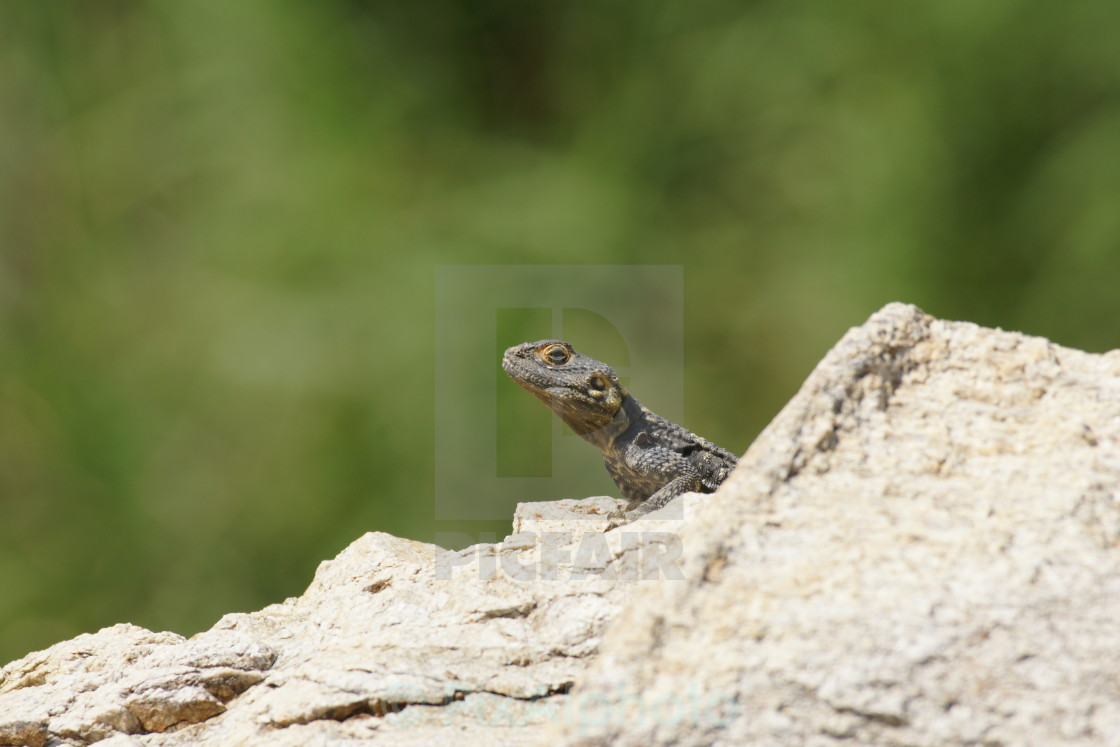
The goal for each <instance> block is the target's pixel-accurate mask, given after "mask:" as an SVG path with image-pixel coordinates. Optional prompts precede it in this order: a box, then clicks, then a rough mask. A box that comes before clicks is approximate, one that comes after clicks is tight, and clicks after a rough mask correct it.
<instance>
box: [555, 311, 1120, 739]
mask: <svg viewBox="0 0 1120 747" xmlns="http://www.w3.org/2000/svg"><path fill="white" fill-rule="evenodd" d="M680 536H681V541H682V545H683V547H684V555H683V558H682V569H683V571H684V576H685V578H686V580H685V581H682V582H676V583H673V582H666V583H661V584H657V585H655V586H650V587H647V588H645V589H643V590H642V592H641V593H640V594H639V595H638V596H637V598H635V599H634V600H633V601H632V603H631V605H630V606H629V608H628V609H626V610H625V611H624V612H623V613H622V617H623V618H625V619H626V624H620V625H613V626H611V628H610V630H609V632H608V634H607V635H606V637H605V638H604V640H603V642H602V645H601V647H600V654H599V657H598V660H597V661H596V662H595V663H594V664H593V665H592V666H591V668H590V669H589V670H588V671H587V672H585V673H584V674H583V676H582V677H581V679H580V680H579V681H578V682H577V686H576V688H575V690H574V691H573V693H572V694H571V695H570V696H569V697H570V698H572V699H573V701H575V702H574V703H573V709H574V710H576V711H577V712H581V713H585V714H586V718H585V720H584V722H583V723H581V724H579V725H578V728H577V727H576V726H573V725H568V726H566V727H564V728H563V729H561V730H560V732H561V735H562V736H563V737H564V739H563V743H567V744H600V743H607V742H610V743H613V744H623V745H639V744H681V745H690V744H694V745H701V744H726V745H733V744H767V745H770V744H774V745H777V744H808V745H833V744H835V745H840V744H844V745H851V744H877V745H947V744H953V745H980V744H985V745H1042V744H1078V745H1116V744H1120V351H1113V352H1112V353H1109V354H1107V355H1089V354H1086V353H1083V352H1080V351H1077V350H1070V349H1067V348H1062V347H1059V346H1057V345H1054V344H1052V343H1050V342H1048V341H1046V340H1043V339H1040V338H1036V337H1027V336H1024V335H1021V334H1014V333H1008V332H1002V331H999V330H990V329H982V328H980V327H977V326H975V325H972V324H963V323H953V322H944V321H939V320H936V319H932V318H930V317H928V316H926V315H924V314H922V313H921V312H920V311H919V310H918V309H916V308H914V307H912V306H903V305H901V304H892V305H890V306H888V307H886V308H885V309H883V310H882V311H881V312H879V313H878V314H876V315H875V316H873V317H872V318H871V319H870V320H869V321H868V322H867V324H865V325H864V326H862V327H860V328H858V329H853V330H851V331H850V332H849V333H848V334H847V335H846V336H845V337H844V338H843V339H842V340H841V341H840V343H839V344H838V345H837V346H836V347H835V348H834V349H833V350H832V351H831V352H829V354H828V355H827V356H826V357H825V359H824V360H823V361H822V362H821V363H820V365H819V366H818V367H817V368H816V370H815V371H814V372H813V373H812V375H811V376H810V377H809V379H808V380H807V381H806V382H805V384H804V385H803V386H802V388H801V391H800V392H799V393H798V394H797V396H796V397H795V398H794V399H793V400H792V401H791V402H790V403H789V405H787V406H786V408H785V409H784V410H783V411H782V412H781V414H780V415H778V417H777V418H776V419H775V420H774V421H773V422H772V423H771V425H770V426H769V427H768V428H767V429H766V431H765V432H764V433H763V434H762V435H761V436H760V437H759V439H758V440H757V441H756V443H755V444H754V445H753V446H752V447H751V448H750V450H749V451H748V452H747V454H746V456H745V458H744V459H743V460H742V461H741V462H740V464H739V467H738V469H737V470H736V472H735V475H734V476H733V477H732V478H731V479H730V481H729V482H728V483H726V484H725V485H724V486H723V488H722V489H721V490H720V491H719V493H718V494H716V495H715V496H714V497H713V498H712V499H711V500H710V501H708V502H706V503H705V504H704V505H703V506H702V508H701V509H700V511H699V515H698V516H697V517H696V518H695V519H694V520H693V521H690V522H688V523H686V524H685V525H684V526H683V527H682V528H681V530H680ZM554 743H555V742H554Z"/></svg>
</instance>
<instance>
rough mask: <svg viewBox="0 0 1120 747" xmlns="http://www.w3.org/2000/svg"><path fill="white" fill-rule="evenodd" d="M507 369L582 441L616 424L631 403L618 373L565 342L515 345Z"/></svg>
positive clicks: (508, 352)
mask: <svg viewBox="0 0 1120 747" xmlns="http://www.w3.org/2000/svg"><path fill="white" fill-rule="evenodd" d="M502 368H503V369H505V372H506V373H507V374H509V377H510V378H511V379H513V380H514V381H515V382H517V383H518V384H519V385H520V386H521V387H522V388H524V389H526V390H528V391H529V392H531V393H532V394H533V396H535V397H536V398H537V399H539V400H540V401H541V402H544V403H545V404H546V405H548V406H549V408H551V409H552V411H553V412H555V413H556V414H557V415H558V416H559V417H560V419H561V420H563V421H564V422H565V423H566V424H567V425H568V427H569V428H571V429H572V430H573V431H575V432H576V433H578V434H579V435H581V436H583V435H587V434H589V433H592V432H594V431H596V430H598V429H600V428H602V427H603V426H605V425H607V424H608V423H610V422H611V420H612V419H613V418H614V416H615V413H617V412H618V408H619V407H621V406H622V401H623V400H624V399H625V398H626V389H624V388H623V386H622V385H621V384H620V383H619V381H618V376H617V375H616V374H615V372H614V369H612V368H611V367H610V366H608V365H607V364H605V363H600V362H599V361H597V360H595V359H594V358H589V357H587V356H586V355H583V354H582V353H577V352H576V351H575V349H573V348H572V346H571V345H569V344H568V343H566V342H563V341H561V340H541V341H540V342H526V343H522V344H521V345H514V346H513V347H511V348H509V349H508V350H506V353H505V355H504V356H503V357H502Z"/></svg>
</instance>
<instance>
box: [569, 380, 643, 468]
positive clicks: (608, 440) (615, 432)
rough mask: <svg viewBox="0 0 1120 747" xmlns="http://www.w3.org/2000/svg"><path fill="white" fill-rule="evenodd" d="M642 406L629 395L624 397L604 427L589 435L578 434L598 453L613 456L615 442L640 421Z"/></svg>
mask: <svg viewBox="0 0 1120 747" xmlns="http://www.w3.org/2000/svg"><path fill="white" fill-rule="evenodd" d="M641 418H642V406H641V405H640V404H639V403H638V400H636V399H634V398H633V397H631V396H630V395H626V397H625V398H623V400H622V405H621V406H620V407H619V408H618V410H617V411H616V412H615V414H614V417H612V418H611V419H610V420H609V421H607V423H606V424H605V425H603V426H602V427H600V428H596V429H595V430H593V431H591V432H590V433H582V434H580V435H581V436H582V437H583V439H584V440H585V441H587V442H588V443H590V444H592V445H594V446H595V448H597V449H599V451H601V452H603V453H604V454H613V453H614V451H615V440H616V439H617V438H618V437H619V436H621V435H622V434H623V433H625V432H626V431H627V429H629V428H630V425H631V424H632V423H634V422H637V421H639V420H641Z"/></svg>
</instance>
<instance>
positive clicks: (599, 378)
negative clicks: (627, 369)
mask: <svg viewBox="0 0 1120 747" xmlns="http://www.w3.org/2000/svg"><path fill="white" fill-rule="evenodd" d="M609 386H610V384H609V382H607V379H606V377H605V376H603V375H602V374H600V373H593V374H591V376H590V377H589V378H588V379H587V391H588V393H589V394H590V395H591V396H592V397H594V398H595V399H602V398H603V397H605V396H606V394H607V387H609Z"/></svg>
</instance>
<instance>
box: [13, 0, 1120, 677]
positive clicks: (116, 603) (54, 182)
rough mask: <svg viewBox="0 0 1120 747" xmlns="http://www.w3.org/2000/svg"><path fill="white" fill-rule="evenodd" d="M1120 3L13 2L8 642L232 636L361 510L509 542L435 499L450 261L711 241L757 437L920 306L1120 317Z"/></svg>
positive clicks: (698, 267)
mask: <svg viewBox="0 0 1120 747" xmlns="http://www.w3.org/2000/svg"><path fill="white" fill-rule="evenodd" d="M1117 29H1120V3H1116V2H1115V1H1114V0H1079V2H1076V3H1042V4H1039V3H1028V2H1023V1H1013V0H985V1H984V2H975V1H974V0H970V1H969V2H962V1H961V0H945V1H943V2H938V3H923V4H908V3H903V4H900V3H870V2H850V3H835V2H834V3H824V2H777V1H771V2H742V1H741V0H740V1H738V2H735V1H732V0H699V1H698V2H690V3H684V2H664V1H658V0H646V1H645V2H633V1H632V0H619V1H617V2H613V3H602V2H587V1H586V0H576V1H574V2H567V3H563V2H532V1H526V0H517V1H516V2H515V1H513V0H476V1H475V2H457V3H456V2H429V3H402V2H385V1H381V2H368V1H362V0H319V1H318V2H304V3H297V2H291V1H288V2H285V1H282V0H270V1H269V2H264V1H262V0H238V1H237V2H227V1H224V0H223V1H221V2H219V1H217V0H192V1H191V2H173V1H171V0H150V1H145V0H104V1H101V2H16V1H15V0H7V1H5V2H2V3H0V583H2V585H3V588H2V590H0V662H2V661H7V660H9V659H12V658H16V657H18V656H21V655H23V654H24V653H26V652H27V651H29V650H31V649H35V648H41V647H45V646H47V645H49V644H51V643H53V642H56V641H58V640H60V639H63V638H67V637H70V636H73V635H75V634H77V633H79V632H82V631H88V630H94V629H97V628H99V627H101V626H104V625H109V624H113V623H116V622H121V621H131V622H134V623H137V624H140V625H144V626H146V627H150V628H155V629H172V630H175V631H178V632H182V633H186V634H190V633H193V632H196V631H198V630H200V629H204V628H207V627H209V626H210V625H211V624H213V622H214V621H215V620H216V619H217V618H218V617H219V616H220V615H221V614H222V613H225V612H230V611H237V610H252V609H256V608H259V607H261V606H263V605H265V604H267V603H270V602H274V601H279V600H281V599H283V598H284V597H285V596H289V595H296V594H299V593H301V592H302V590H303V589H304V587H305V586H306V585H307V583H308V582H309V581H310V579H311V575H312V573H313V571H314V568H315V565H316V563H317V562H318V561H320V560H322V559H325V558H329V557H331V556H333V555H334V554H335V553H337V552H338V551H339V550H341V549H342V548H343V547H345V546H346V544H347V543H349V542H350V541H351V540H353V539H354V538H356V537H357V536H359V535H360V534H361V533H363V532H365V531H369V530H382V531H387V532H392V533H394V534H398V535H402V536H406V537H413V538H416V539H420V540H432V539H433V538H435V537H436V536H437V535H438V534H439V533H440V532H451V531H459V532H465V533H474V535H475V536H477V537H480V538H486V536H487V535H486V533H487V532H490V533H497V536H499V537H500V536H501V534H502V533H503V532H505V531H506V530H507V529H508V523H496V522H475V523H471V522H460V523H454V522H441V521H437V520H436V519H435V518H434V512H433V509H432V506H433V482H432V469H433V439H434V435H433V434H434V425H433V424H434V421H435V413H434V407H433V403H432V402H433V386H434V384H433V381H434V374H433V372H434V370H435V366H436V365H438V363H439V359H438V355H437V352H436V350H435V349H434V336H433V316H434V312H433V309H434V306H435V299H434V297H433V296H434V291H433V274H434V270H435V268H436V267H437V266H438V265H441V264H491V263H512V264H537V263H544V264H629V263H637V264H672V265H683V267H684V278H685V281H684V282H685V319H684V324H685V327H684V328H685V359H684V360H685V393H684V396H685V403H686V409H687V416H688V417H687V421H686V424H687V425H689V426H691V427H693V428H694V429H695V430H697V431H699V432H701V433H703V434H704V435H705V436H708V437H709V438H711V439H713V440H715V441H717V442H718V443H720V444H723V445H725V446H727V447H729V448H732V449H733V450H735V451H739V452H741V451H743V450H745V449H746V447H747V446H748V445H749V443H750V441H751V440H752V438H753V437H754V436H755V435H756V434H757V432H758V431H759V430H760V429H761V428H762V427H763V426H764V425H765V424H766V422H767V421H768V420H769V419H770V417H772V416H773V414H774V413H776V412H777V410H778V409H779V408H780V407H781V405H782V404H784V402H785V401H786V400H787V399H788V398H789V397H790V396H791V395H792V394H793V393H794V392H795V391H796V390H797V388H798V386H799V385H800V383H801V381H802V379H803V378H804V376H805V375H806V374H807V373H808V372H809V370H810V369H811V368H812V366H813V364H814V363H815V362H816V361H817V360H819V358H820V357H821V356H822V355H823V354H824V352H825V351H826V350H827V349H828V347H829V346H830V345H831V344H832V343H833V342H835V341H836V340H837V339H838V338H839V337H840V335H841V334H842V333H843V332H844V330H845V329H846V328H847V327H849V326H852V325H855V324H859V323H861V322H862V321H863V320H864V319H865V318H866V317H867V316H868V314H870V313H872V312H873V311H874V310H875V309H877V308H878V307H880V306H881V305H882V304H884V303H886V302H888V301H893V300H905V301H910V302H914V303H917V304H918V305H920V306H922V307H923V308H925V309H926V310H927V311H929V312H930V313H933V314H935V315H938V316H942V317H946V318H952V319H968V320H971V321H975V322H978V323H981V324H984V325H992V326H995V325H998V326H1001V327H1004V328H1010V329H1019V330H1024V331H1027V332H1030V333H1033V334H1039V335H1045V336H1048V337H1050V338H1052V339H1054V340H1055V341H1057V342H1059V343H1062V344H1065V345H1071V346H1076V347H1081V348H1086V349H1089V350H1098V351H1099V350H1105V349H1110V348H1114V347H1117V346H1120V292H1118V291H1117V288H1118V286H1120V44H1118V43H1117ZM536 324H537V322H536V321H534V320H533V319H527V320H526V321H525V322H524V325H523V327H524V329H519V328H518V327H519V323H518V322H517V321H516V320H514V321H513V322H511V321H509V320H508V319H505V320H504V321H503V335H505V336H506V337H505V339H500V340H497V341H495V344H494V349H495V358H494V371H495V373H494V376H495V382H499V379H500V377H501V373H500V372H499V370H498V367H497V351H499V350H500V349H501V348H502V347H504V346H505V345H507V344H511V343H513V342H520V341H522V340H524V339H533V338H535V337H539V336H544V335H538V334H536V332H537V331H538V330H537V329H536V326H535V325H536ZM573 342H576V343H577V346H580V341H579V340H575V339H573ZM588 352H595V351H594V349H589V350H588ZM506 384H508V382H505V383H503V384H502V386H501V387H499V390H500V392H501V397H502V398H503V401H505V399H504V398H506V397H514V398H516V399H512V400H509V402H510V403H511V404H510V405H509V406H506V405H503V407H502V408H501V409H502V413H503V417H508V418H509V423H513V424H525V427H526V428H530V427H531V428H533V429H539V428H543V427H545V426H543V425H541V424H543V423H548V422H549V419H550V418H551V415H550V414H549V413H548V412H547V410H545V409H544V408H542V407H541V406H540V405H539V404H538V403H536V402H535V401H533V400H532V398H531V397H529V396H528V395H527V394H525V393H524V392H520V391H519V390H516V388H515V387H513V386H512V385H509V386H506ZM495 385H497V384H495ZM512 403H516V404H512ZM650 404H651V405H655V403H650ZM520 408H524V409H520ZM534 408H536V409H534ZM509 423H507V424H505V425H503V424H501V423H500V424H499V432H500V433H505V434H506V435H505V436H503V438H504V439H505V441H504V444H505V445H504V446H503V449H505V451H506V452H508V451H509V449H510V448H511V447H510V443H511V442H510V439H511V438H512V439H513V442H517V441H519V440H520V441H524V442H526V444H527V446H526V448H529V449H532V448H533V446H532V443H533V442H539V438H538V437H537V434H536V432H534V433H532V434H529V433H521V432H520V428H513V426H511V425H509ZM511 432H513V436H510V435H509V433H511ZM541 433H544V434H545V436H546V437H547V431H541ZM507 456H508V455H507ZM538 456H539V452H538ZM510 458H511V459H513V461H514V462H516V461H517V458H516V455H514V456H513V457H510ZM529 461H530V462H531V461H533V458H530V459H529ZM538 461H539V460H538ZM587 470H588V471H589V473H594V474H595V475H596V478H595V479H599V480H601V484H602V485H603V490H609V489H610V483H609V481H607V480H606V477H605V474H602V475H601V474H600V473H601V467H600V463H599V459H598V458H597V456H596V455H595V454H594V453H593V452H592V451H591V450H590V449H589V450H588V455H587ZM552 497H559V496H526V499H547V498H552ZM510 508H511V511H512V506H511V507H510Z"/></svg>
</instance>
